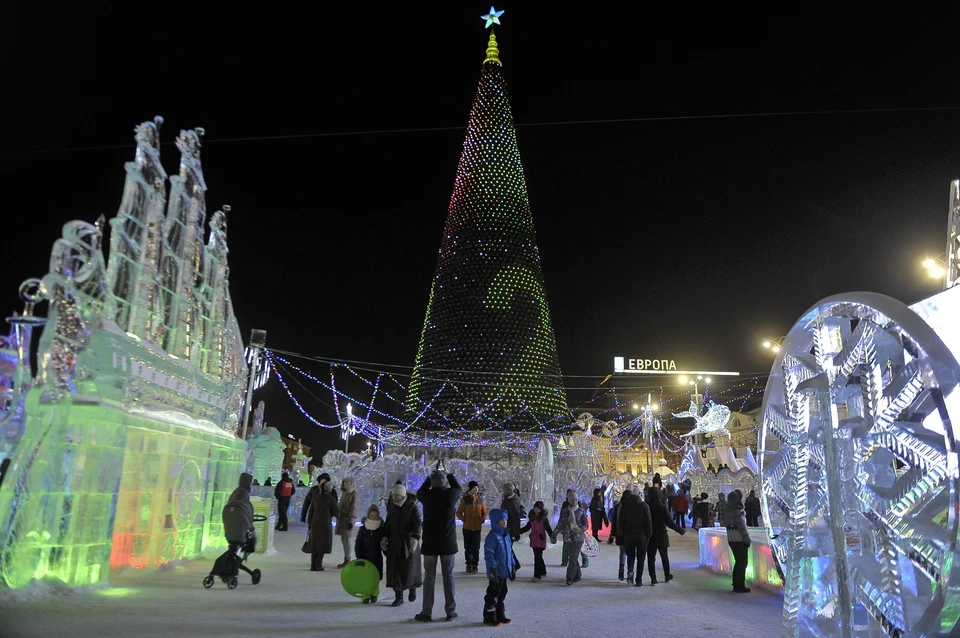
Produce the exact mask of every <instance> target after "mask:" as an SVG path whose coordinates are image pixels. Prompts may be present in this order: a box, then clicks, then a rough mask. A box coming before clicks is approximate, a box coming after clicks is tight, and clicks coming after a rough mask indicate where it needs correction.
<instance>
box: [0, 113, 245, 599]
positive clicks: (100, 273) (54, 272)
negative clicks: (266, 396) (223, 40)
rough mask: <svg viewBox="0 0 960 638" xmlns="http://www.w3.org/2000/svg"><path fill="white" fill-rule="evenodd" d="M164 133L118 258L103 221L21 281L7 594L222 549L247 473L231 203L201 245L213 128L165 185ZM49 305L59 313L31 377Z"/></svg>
mask: <svg viewBox="0 0 960 638" xmlns="http://www.w3.org/2000/svg"><path fill="white" fill-rule="evenodd" d="M161 122H162V120H161V119H160V118H157V119H155V120H154V121H152V122H144V123H143V124H141V125H139V126H138V127H136V129H135V132H136V143H137V149H136V156H135V160H134V161H133V162H129V163H127V164H126V182H125V184H124V191H123V197H122V200H121V203H120V209H119V211H118V212H117V215H116V217H115V218H114V219H112V220H111V221H110V252H109V258H108V259H105V257H104V254H103V250H102V243H103V240H104V231H105V227H104V224H103V221H102V219H101V220H100V221H98V222H97V223H95V224H89V223H86V222H82V221H72V222H69V223H67V224H66V225H65V226H64V227H63V236H62V237H61V238H60V239H58V240H57V241H56V242H55V243H54V245H53V250H52V251H51V255H50V271H49V272H48V273H47V274H46V275H45V276H44V277H43V278H42V279H40V280H31V281H28V282H25V284H24V286H22V287H21V295H22V296H23V297H24V300H25V301H26V303H27V308H26V309H25V312H24V315H21V316H18V317H13V318H12V319H11V323H13V326H14V332H13V333H12V335H11V337H9V338H8V339H6V340H5V343H4V344H2V347H0V361H2V362H3V367H2V369H0V377H3V378H4V379H8V380H6V381H5V382H4V388H5V389H4V391H5V392H6V393H7V395H8V401H6V402H5V403H4V406H5V410H4V412H3V414H2V416H0V419H2V422H3V424H4V426H5V427H4V429H3V432H4V436H5V439H4V448H3V450H4V451H3V454H4V456H5V457H6V458H3V459H0V460H2V461H3V463H5V464H6V468H5V471H3V473H2V475H0V513H2V516H0V587H6V588H11V589H15V588H19V587H23V586H25V585H26V584H28V583H30V582H31V581H32V580H34V579H45V578H53V579H56V580H60V581H62V582H63V583H65V584H67V585H70V586H79V585H87V584H91V583H97V582H100V581H103V580H105V579H106V578H107V576H108V574H109V572H110V570H111V569H113V570H118V569H122V568H124V567H154V566H158V565H161V564H163V563H166V562H169V561H172V560H176V559H180V558H190V557H195V556H198V555H200V554H202V553H204V552H205V551H207V550H209V551H210V552H213V551H215V550H218V549H219V548H220V547H222V546H223V545H224V544H225V543H224V541H223V534H222V530H221V523H220V511H221V509H222V507H223V503H224V501H225V499H226V497H227V495H228V494H229V492H230V491H231V490H232V489H233V487H235V485H236V480H237V476H238V474H239V473H240V472H241V471H242V469H243V467H244V444H243V442H242V441H240V440H239V438H238V437H237V436H236V434H235V431H236V428H237V425H238V421H239V418H240V416H239V415H240V408H241V403H242V401H243V394H244V380H245V376H246V368H245V364H244V359H243V343H242V341H241V338H240V331H239V328H238V326H237V321H236V319H235V317H234V315H233V305H232V302H231V300H230V291H229V285H228V268H227V240H226V231H227V224H226V212H227V211H229V207H227V206H224V207H223V210H222V211H217V212H215V213H214V214H213V215H212V216H211V219H210V232H209V235H208V239H207V242H206V243H204V241H203V240H204V225H205V222H206V202H205V191H206V184H205V182H204V179H203V170H202V168H201V165H200V139H201V137H202V135H203V129H199V128H198V129H195V130H192V131H181V132H180V135H179V137H178V138H177V141H176V145H177V148H178V149H179V150H180V166H179V171H178V174H177V175H173V176H171V177H169V179H168V177H167V174H166V172H165V171H164V169H163V167H162V166H161V164H160V146H159V143H158V141H159V127H160V124H161ZM168 182H169V197H168V190H167V183H168ZM40 301H48V302H49V304H50V305H49V310H48V316H47V318H46V326H45V328H44V331H43V334H42V336H41V339H40V344H39V352H38V353H37V360H38V370H37V371H36V375H35V376H34V375H33V374H32V370H31V369H30V356H29V355H30V352H29V347H30V340H29V330H30V329H31V328H32V327H33V326H35V325H37V324H39V323H40V322H41V321H42V320H40V319H37V318H36V317H34V316H33V315H32V307H33V304H34V303H37V302H40ZM14 351H16V352H17V362H16V369H15V372H14V373H13V374H12V375H10V374H8V372H7V369H8V367H10V359H11V356H12V355H11V353H12V352H14Z"/></svg>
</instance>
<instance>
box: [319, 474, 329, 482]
mask: <svg viewBox="0 0 960 638" xmlns="http://www.w3.org/2000/svg"><path fill="white" fill-rule="evenodd" d="M320 481H327V482H328V483H329V482H330V475H329V474H327V473H326V472H324V473H323V474H321V475H320V476H318V477H317V482H318V483H319V482H320Z"/></svg>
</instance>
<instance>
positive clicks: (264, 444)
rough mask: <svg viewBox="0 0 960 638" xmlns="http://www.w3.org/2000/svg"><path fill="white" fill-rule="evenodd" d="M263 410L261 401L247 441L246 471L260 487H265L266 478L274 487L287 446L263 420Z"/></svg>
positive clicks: (254, 415) (275, 429)
mask: <svg viewBox="0 0 960 638" xmlns="http://www.w3.org/2000/svg"><path fill="white" fill-rule="evenodd" d="M265 408H266V406H265V404H264V402H263V401H261V402H260V403H259V404H257V409H256V410H255V411H254V413H253V433H252V434H251V436H250V439H249V440H248V441H247V471H248V472H250V474H252V475H253V478H254V479H256V480H257V481H259V482H260V485H266V483H267V479H268V478H269V479H271V481H270V482H271V483H273V484H274V485H276V484H277V481H279V480H280V475H281V473H282V472H283V452H284V450H286V449H287V446H285V445H284V444H283V435H281V434H280V431H279V430H278V429H277V428H272V427H270V426H268V425H267V423H266V421H264V420H263V413H264V410H265Z"/></svg>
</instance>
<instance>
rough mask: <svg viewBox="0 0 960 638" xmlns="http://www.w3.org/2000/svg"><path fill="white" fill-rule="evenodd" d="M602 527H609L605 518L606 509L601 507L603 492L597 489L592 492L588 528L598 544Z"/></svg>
mask: <svg viewBox="0 0 960 638" xmlns="http://www.w3.org/2000/svg"><path fill="white" fill-rule="evenodd" d="M604 525H607V526H609V525H610V520H609V519H608V518H607V509H606V508H605V507H604V506H603V491H602V490H601V489H600V488H599V487H598V488H595V489H594V490H593V498H592V499H591V500H590V527H591V531H592V532H593V537H594V538H595V539H597V542H598V543H599V542H600V530H601V528H603V526H604ZM612 533H613V532H611V534H612Z"/></svg>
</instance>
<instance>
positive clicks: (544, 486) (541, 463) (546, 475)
mask: <svg viewBox="0 0 960 638" xmlns="http://www.w3.org/2000/svg"><path fill="white" fill-rule="evenodd" d="M537 501H543V502H544V504H545V505H547V507H548V508H549V507H550V506H551V505H553V502H554V485H553V446H552V445H551V444H550V439H548V438H547V437H543V438H542V439H540V442H539V443H537V458H536V460H535V461H534V463H533V490H532V494H531V495H530V502H531V503H536V502H537Z"/></svg>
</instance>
